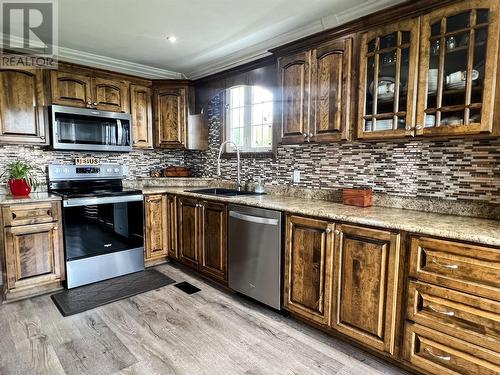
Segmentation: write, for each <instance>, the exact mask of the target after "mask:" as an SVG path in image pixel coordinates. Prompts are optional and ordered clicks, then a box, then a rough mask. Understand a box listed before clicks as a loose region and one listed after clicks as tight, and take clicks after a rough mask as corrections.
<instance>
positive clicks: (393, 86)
mask: <svg viewBox="0 0 500 375" xmlns="http://www.w3.org/2000/svg"><path fill="white" fill-rule="evenodd" d="M418 36H419V19H418V18H415V19H410V20H406V21H402V22H398V23H394V24H391V25H388V26H385V27H381V28H378V29H375V30H372V31H369V32H366V33H364V34H363V35H362V36H361V50H360V68H359V102H358V112H359V117H358V132H357V136H358V138H368V139H369V138H381V137H403V136H406V135H411V134H412V131H413V130H412V129H413V127H414V124H415V106H416V86H417V71H418V69H417V67H418V65H417V64H418V40H419V39H418Z"/></svg>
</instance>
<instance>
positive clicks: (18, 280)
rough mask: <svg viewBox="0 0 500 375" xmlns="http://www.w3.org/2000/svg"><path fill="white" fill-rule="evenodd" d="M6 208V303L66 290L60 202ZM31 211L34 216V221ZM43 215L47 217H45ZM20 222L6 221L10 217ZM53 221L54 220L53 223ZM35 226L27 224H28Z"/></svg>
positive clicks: (4, 256)
mask: <svg viewBox="0 0 500 375" xmlns="http://www.w3.org/2000/svg"><path fill="white" fill-rule="evenodd" d="M22 206H23V205H22V204H16V205H11V206H4V207H3V208H2V217H3V219H4V220H3V235H2V246H1V247H0V251H1V261H2V265H3V270H4V272H3V298H4V300H6V301H11V300H17V299H21V298H26V297H31V296H34V295H38V294H42V293H47V292H51V291H54V290H58V289H60V288H62V282H63V281H64V280H65V268H64V249H63V243H62V230H61V212H60V205H59V202H57V204H56V203H51V202H43V203H35V204H29V205H26V206H27V208H29V209H27V210H24V209H23V207H22ZM30 212H31V213H33V215H32V217H31V218H30V217H29V216H30ZM41 212H43V213H44V214H43V215H42V214H41ZM17 214H21V215H23V217H24V218H23V219H22V220H20V221H17V222H16V221H15V220H14V221H10V222H6V221H5V218H6V217H11V218H14V219H15V218H16V216H17ZM49 220H50V221H49ZM30 221H31V222H32V223H33V224H25V223H26V222H30Z"/></svg>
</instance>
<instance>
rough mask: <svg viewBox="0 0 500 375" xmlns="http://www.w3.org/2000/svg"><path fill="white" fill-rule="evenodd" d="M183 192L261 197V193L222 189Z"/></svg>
mask: <svg viewBox="0 0 500 375" xmlns="http://www.w3.org/2000/svg"><path fill="white" fill-rule="evenodd" d="M184 191H186V192H188V193H197V194H205V195H220V196H223V197H236V196H239V195H262V194H261V193H255V192H253V191H244V190H236V189H224V188H211V189H195V190H184Z"/></svg>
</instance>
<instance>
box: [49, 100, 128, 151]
mask: <svg viewBox="0 0 500 375" xmlns="http://www.w3.org/2000/svg"><path fill="white" fill-rule="evenodd" d="M49 112H50V115H51V147H52V148H53V149H54V150H78V151H115V152H130V151H131V150H132V122H131V118H130V114H128V113H118V112H109V111H99V110H97V109H90V108H75V107H67V106H62V105H53V106H51V107H50V111H49Z"/></svg>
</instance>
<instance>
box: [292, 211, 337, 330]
mask: <svg viewBox="0 0 500 375" xmlns="http://www.w3.org/2000/svg"><path fill="white" fill-rule="evenodd" d="M333 227H334V224H333V223H330V222H328V221H324V220H317V219H309V218H305V217H300V216H292V215H287V217H286V229H285V230H286V235H285V236H286V241H285V247H286V248H285V283H284V289H285V290H284V293H285V296H284V302H283V304H284V307H285V308H286V309H288V310H290V311H293V312H295V313H297V314H298V315H300V316H302V317H304V318H307V319H309V320H312V321H315V322H317V323H320V324H324V325H327V324H328V321H329V318H330V295H331V285H332V265H333V235H334V232H333Z"/></svg>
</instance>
